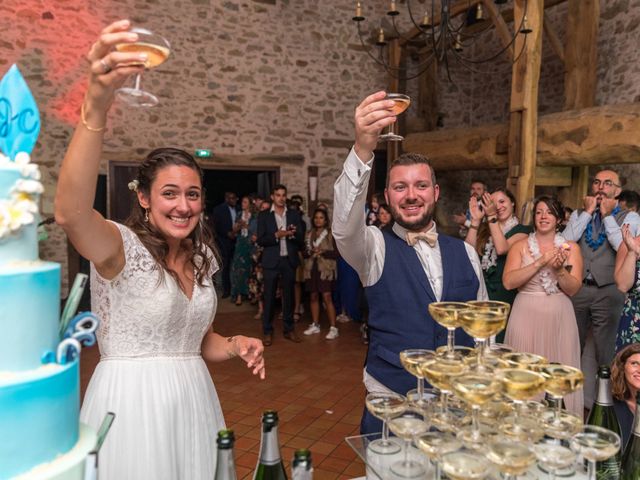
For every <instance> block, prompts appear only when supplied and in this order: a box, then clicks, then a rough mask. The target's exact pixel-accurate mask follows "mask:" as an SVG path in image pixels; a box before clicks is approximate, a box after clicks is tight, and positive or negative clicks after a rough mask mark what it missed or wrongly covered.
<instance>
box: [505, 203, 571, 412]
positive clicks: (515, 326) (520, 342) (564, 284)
mask: <svg viewBox="0 0 640 480" xmlns="http://www.w3.org/2000/svg"><path fill="white" fill-rule="evenodd" d="M533 211H534V231H533V233H531V234H529V236H528V237H527V238H525V239H523V240H520V241H518V242H517V243H515V244H514V245H513V246H512V247H511V249H510V250H509V254H508V256H507V263H506V265H505V268H504V274H503V276H502V282H503V283H504V286H505V288H507V289H509V290H510V289H513V288H517V289H518V295H517V296H516V299H515V301H514V303H513V308H512V310H511V316H510V317H509V325H508V326H507V334H506V338H505V342H506V343H507V344H509V345H511V346H512V347H513V348H515V349H516V350H517V351H521V352H530V353H535V354H537V355H542V356H544V357H546V358H547V359H548V360H549V361H550V362H559V363H562V364H564V365H569V366H572V367H575V368H580V342H579V337H578V325H577V323H576V316H575V313H574V311H573V305H572V304H571V300H570V299H569V297H571V296H573V295H575V294H576V293H577V292H578V290H580V287H581V285H582V255H581V254H580V248H579V247H578V245H577V244H576V243H575V242H567V241H566V240H565V238H564V237H563V236H562V235H561V234H560V233H559V226H560V222H561V221H562V218H563V210H562V205H561V204H560V202H559V201H558V200H556V199H555V198H553V197H548V196H542V197H539V198H538V199H537V200H536V201H535V202H534V206H533ZM565 404H566V406H567V409H568V410H570V411H572V412H574V413H576V414H578V415H582V414H583V396H582V391H578V392H576V393H573V394H571V395H568V396H567V397H566V398H565Z"/></svg>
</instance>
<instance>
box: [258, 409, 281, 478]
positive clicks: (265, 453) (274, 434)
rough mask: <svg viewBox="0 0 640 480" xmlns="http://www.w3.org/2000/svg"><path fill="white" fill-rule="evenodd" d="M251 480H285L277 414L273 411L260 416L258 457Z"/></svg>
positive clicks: (267, 411)
mask: <svg viewBox="0 0 640 480" xmlns="http://www.w3.org/2000/svg"><path fill="white" fill-rule="evenodd" d="M253 480H287V473H286V471H285V469H284V463H283V462H282V456H281V455H280V444H279V443H278V413H277V412H276V411H274V410H266V411H265V412H264V413H263V414H262V438H261V440H260V457H259V458H258V465H257V466H256V471H255V473H254V474H253Z"/></svg>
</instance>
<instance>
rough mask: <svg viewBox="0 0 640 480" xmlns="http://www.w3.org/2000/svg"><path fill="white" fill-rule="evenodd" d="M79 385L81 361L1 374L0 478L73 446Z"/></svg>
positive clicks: (65, 451)
mask: <svg viewBox="0 0 640 480" xmlns="http://www.w3.org/2000/svg"><path fill="white" fill-rule="evenodd" d="M5 325H6V324H5ZM79 389H80V372H79V362H78V360H77V359H76V360H75V361H73V362H71V363H69V364H67V365H57V364H48V365H45V366H42V367H41V368H39V369H37V370H35V371H30V372H23V373H21V374H7V373H4V374H0V432H2V434H1V435H0V466H1V468H0V479H6V478H11V477H13V476H15V475H18V474H20V473H24V472H27V471H29V470H31V469H32V468H33V467H35V466H36V465H39V464H41V463H45V462H50V461H52V460H54V459H55V458H56V457H58V456H59V455H62V454H65V453H67V452H68V451H70V450H71V449H72V448H73V447H74V445H75V444H76V442H77V441H78V425H79V423H78V415H79V412H80V390H79Z"/></svg>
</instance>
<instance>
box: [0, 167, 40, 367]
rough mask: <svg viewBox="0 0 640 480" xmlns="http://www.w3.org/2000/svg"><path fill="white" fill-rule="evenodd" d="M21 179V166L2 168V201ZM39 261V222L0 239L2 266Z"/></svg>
mask: <svg viewBox="0 0 640 480" xmlns="http://www.w3.org/2000/svg"><path fill="white" fill-rule="evenodd" d="M20 178H22V175H21V173H20V169H19V166H17V165H13V164H10V165H3V166H2V167H0V200H7V199H8V198H9V196H10V192H11V189H12V188H13V186H14V185H15V183H16V182H17V181H18V180H19V179H20ZM36 218H37V217H36ZM37 259H38V233H37V220H36V221H34V222H33V223H31V224H30V225H24V226H22V227H20V229H19V230H18V231H17V232H14V233H12V234H10V235H8V236H7V237H5V238H0V266H2V265H4V264H6V263H7V262H11V261H14V260H37ZM0 305H1V304H0ZM0 365H1V364H0ZM0 369H1V367H0Z"/></svg>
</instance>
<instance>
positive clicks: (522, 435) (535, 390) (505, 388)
mask: <svg viewBox="0 0 640 480" xmlns="http://www.w3.org/2000/svg"><path fill="white" fill-rule="evenodd" d="M496 377H497V378H498V380H499V381H500V382H502V393H503V395H505V396H506V397H507V398H509V399H510V400H511V401H513V402H514V403H515V404H516V409H515V412H514V414H513V415H512V416H510V417H507V418H506V419H504V421H503V422H502V423H501V425H500V431H502V433H504V434H506V435H509V436H512V437H515V438H516V439H519V440H528V441H537V440H539V439H540V438H542V436H543V434H544V432H543V430H542V429H541V428H540V426H539V425H538V422H537V421H536V420H534V419H532V418H531V417H528V416H525V415H522V408H521V407H522V404H523V403H524V402H525V401H526V400H528V399H530V398H531V397H535V396H536V395H538V394H540V393H542V390H543V388H544V382H545V380H544V377H543V376H542V375H541V374H539V373H536V372H532V371H530V370H525V369H523V368H505V369H502V370H498V371H497V372H496Z"/></svg>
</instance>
